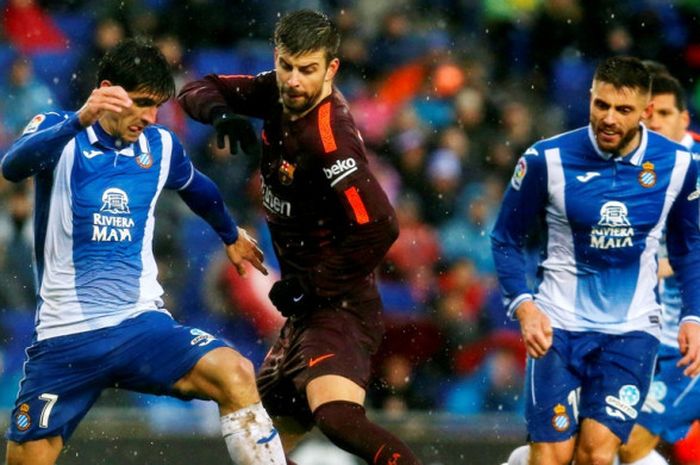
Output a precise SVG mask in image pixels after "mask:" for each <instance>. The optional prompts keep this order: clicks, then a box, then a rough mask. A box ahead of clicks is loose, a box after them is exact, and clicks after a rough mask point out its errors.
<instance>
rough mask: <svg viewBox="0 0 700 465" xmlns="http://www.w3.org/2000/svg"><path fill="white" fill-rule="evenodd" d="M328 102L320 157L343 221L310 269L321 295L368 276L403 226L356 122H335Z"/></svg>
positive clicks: (321, 116) (343, 290)
mask: <svg viewBox="0 0 700 465" xmlns="http://www.w3.org/2000/svg"><path fill="white" fill-rule="evenodd" d="M324 105H328V106H327V107H324ZM330 105H331V104H330V102H327V103H325V104H322V105H321V107H320V109H319V130H320V132H321V145H322V148H321V149H320V153H319V154H318V161H319V169H320V170H321V172H322V176H323V177H324V178H325V181H326V182H328V185H329V187H330V188H331V189H332V192H333V193H334V194H335V196H336V197H337V199H338V200H339V202H340V204H341V205H342V208H343V215H342V221H343V223H342V224H341V225H340V227H339V228H338V229H339V230H338V233H337V237H338V240H337V241H336V242H335V243H334V245H333V248H332V253H329V254H328V256H327V257H324V259H323V260H322V261H321V263H319V264H317V265H316V266H315V267H314V268H313V270H312V271H311V280H312V284H313V286H314V290H315V292H316V293H317V294H318V295H320V296H322V297H333V296H335V295H338V294H342V293H346V292H348V291H350V290H352V289H353V287H354V286H355V285H356V284H357V283H358V282H359V281H361V280H363V279H365V278H366V277H367V275H369V274H370V273H371V272H372V271H373V270H374V269H375V268H376V267H377V266H378V265H379V263H380V262H381V260H382V259H383V257H384V255H385V254H386V252H387V251H388V250H389V247H390V246H391V244H393V243H394V241H395V240H396V238H397V237H398V231H399V230H398V222H397V220H396V214H395V212H394V209H393V207H392V206H391V204H390V203H389V199H388V198H387V196H386V193H385V192H384V190H383V189H382V187H381V186H380V184H379V182H378V181H377V179H376V178H375V176H374V174H372V172H371V171H370V168H369V165H368V162H367V158H366V156H365V149H364V144H363V142H362V139H361V138H360V136H359V134H358V133H357V130H356V128H355V126H354V124H352V123H351V122H350V121H349V120H348V121H338V122H333V121H331V120H330V113H325V112H330ZM325 118H328V120H327V121H324V119H325ZM333 123H335V124H333Z"/></svg>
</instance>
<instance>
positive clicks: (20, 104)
mask: <svg viewBox="0 0 700 465" xmlns="http://www.w3.org/2000/svg"><path fill="white" fill-rule="evenodd" d="M0 95H2V96H3V98H2V99H0V115H2V118H3V121H2V123H1V124H2V126H4V127H5V128H6V130H7V131H8V132H9V133H10V135H11V137H16V136H19V134H20V133H21V132H22V130H23V129H24V127H25V126H26V125H27V124H28V123H29V121H30V120H31V119H32V117H33V116H35V115H37V114H39V113H41V112H44V111H51V110H52V109H56V108H57V104H58V103H57V102H56V98H55V97H54V95H53V93H52V92H51V90H50V89H49V88H48V86H46V85H45V84H44V83H42V82H41V81H39V80H38V79H37V78H36V77H35V76H34V68H33V67H32V62H31V61H30V60H29V59H28V58H27V57H24V56H21V55H19V56H17V57H15V59H14V60H13V61H12V64H11V65H10V69H9V76H8V79H7V83H6V84H5V85H4V86H1V87H0Z"/></svg>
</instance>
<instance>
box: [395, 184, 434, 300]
mask: <svg viewBox="0 0 700 465" xmlns="http://www.w3.org/2000/svg"><path fill="white" fill-rule="evenodd" d="M395 209H396V216H397V218H398V221H399V231H400V233H399V237H398V239H397V240H396V242H394V244H393V245H392V246H391V248H390V249H389V252H387V254H386V257H385V261H386V262H388V263H390V264H391V265H392V266H393V268H394V276H395V280H398V281H401V282H404V283H405V284H406V285H407V286H408V289H409V290H410V292H411V294H412V296H413V299H414V300H415V301H417V302H422V303H425V302H427V301H428V300H429V299H430V298H431V297H433V294H434V291H435V287H436V277H435V271H434V267H435V264H436V263H437V261H438V259H439V258H440V243H439V242H438V236H437V233H436V232H435V230H434V229H433V228H432V227H431V226H429V225H428V224H426V223H425V222H424V221H423V214H422V206H421V203H420V200H419V199H417V198H416V197H415V195H412V194H409V193H407V194H404V195H403V196H402V197H400V198H399V199H398V202H397V203H396V205H395Z"/></svg>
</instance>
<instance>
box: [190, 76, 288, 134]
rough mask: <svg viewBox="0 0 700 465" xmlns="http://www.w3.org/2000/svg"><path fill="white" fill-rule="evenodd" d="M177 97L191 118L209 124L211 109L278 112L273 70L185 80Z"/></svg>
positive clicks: (260, 114)
mask: <svg viewBox="0 0 700 465" xmlns="http://www.w3.org/2000/svg"><path fill="white" fill-rule="evenodd" d="M177 100H178V102H179V103H180V106H181V107H182V108H183V110H185V113H187V114H188V115H189V116H190V117H191V118H192V119H194V120H196V121H199V122H201V123H205V124H211V123H212V119H213V115H214V113H215V111H214V110H216V109H221V108H228V109H230V110H231V111H233V112H235V113H238V114H241V115H246V116H252V117H255V118H262V119H264V118H266V117H267V116H268V115H271V114H273V113H279V106H280V104H279V92H278V90H277V84H276V78H275V73H274V72H273V71H270V72H266V73H261V74H258V75H256V76H249V75H220V74H209V75H207V76H205V77H204V78H203V79H200V80H196V81H192V82H189V83H187V84H185V86H184V87H183V88H182V90H180V92H179V94H178V96H177Z"/></svg>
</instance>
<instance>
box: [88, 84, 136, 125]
mask: <svg viewBox="0 0 700 465" xmlns="http://www.w3.org/2000/svg"><path fill="white" fill-rule="evenodd" d="M132 104H133V102H132V101H131V99H130V98H129V95H128V94H127V93H126V90H124V88H123V87H121V86H101V87H98V88H96V89H93V90H92V92H91V93H90V96H89V97H88V99H87V100H86V101H85V103H84V104H83V106H82V107H81V108H80V110H78V118H79V119H80V124H81V125H83V127H87V126H90V125H92V124H94V123H95V122H96V121H97V120H98V119H99V117H100V116H102V114H103V113H104V112H105V111H112V112H115V113H121V111H122V110H124V109H126V108H129V107H130V106H131V105H132Z"/></svg>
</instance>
